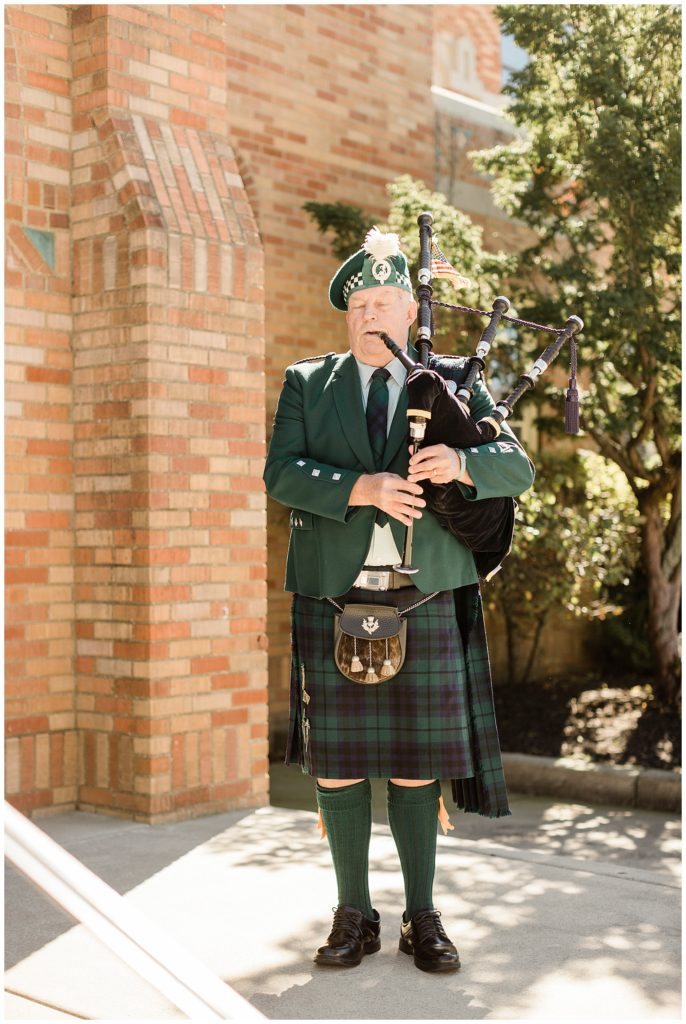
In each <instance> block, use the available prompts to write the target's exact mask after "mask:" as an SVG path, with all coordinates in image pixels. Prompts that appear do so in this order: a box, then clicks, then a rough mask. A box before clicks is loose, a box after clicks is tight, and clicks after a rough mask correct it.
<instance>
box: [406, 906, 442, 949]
mask: <svg viewBox="0 0 686 1024" xmlns="http://www.w3.org/2000/svg"><path fill="white" fill-rule="evenodd" d="M440 918H441V912H440V910H426V911H423V912H422V913H421V914H417V915H416V916H415V917H414V918H413V920H412V927H413V929H414V930H415V933H416V935H415V937H416V940H417V941H418V942H420V943H424V942H426V940H427V939H436V938H438V939H441V940H442V941H444V942H450V939H449V938H448V936H447V935H446V933H445V931H444V930H443V925H442V924H441V920H440Z"/></svg>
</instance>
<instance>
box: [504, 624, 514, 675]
mask: <svg viewBox="0 0 686 1024" xmlns="http://www.w3.org/2000/svg"><path fill="white" fill-rule="evenodd" d="M505 636H506V638H507V683H508V686H514V685H515V683H516V673H515V642H514V638H515V622H514V619H513V618H512V616H511V615H508V614H507V612H505Z"/></svg>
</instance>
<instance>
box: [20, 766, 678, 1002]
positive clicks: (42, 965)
mask: <svg viewBox="0 0 686 1024" xmlns="http://www.w3.org/2000/svg"><path fill="white" fill-rule="evenodd" d="M287 776H288V778H286V775H283V776H280V775H279V772H278V770H277V771H276V772H274V773H273V776H272V792H273V797H272V799H273V800H277V799H278V792H279V787H280V786H283V788H287V789H288V790H289V792H290V798H291V801H292V802H293V800H295V801H296V802H302V801H301V800H298V796H297V792H296V795H295V797H294V796H293V784H294V783H295V779H298V773H297V772H293V771H292V770H291V771H289V772H288V773H287ZM294 777H295V778H294ZM303 784H304V786H305V787H306V789H305V788H303V790H302V794H303V797H307V798H311V789H312V783H311V780H309V779H307V778H305V777H303ZM374 796H375V818H377V817H380V816H381V813H382V807H381V801H382V787H381V786H379V785H378V784H375V787H374ZM512 803H513V811H514V814H513V816H512V817H508V818H503V819H498V820H496V821H486V820H485V819H479V818H478V817H477V816H474V815H459V814H453V815H452V817H453V822H454V824H455V825H456V830H455V832H453V833H451V834H450V835H449V836H447V837H443V836H439V840H438V842H439V855H438V870H437V878H436V887H435V896H436V905H437V906H438V907H439V908H440V909H441V910H442V912H443V920H444V922H445V924H446V927H447V930H448V933H449V934H450V935H451V937H452V938H453V939H454V940H455V942H456V944H457V946H458V948H459V950H460V955H461V957H462V961H463V968H462V970H461V971H460V972H459V973H457V974H455V975H452V976H446V977H434V976H431V975H426V974H424V973H423V972H421V971H418V970H416V969H415V967H414V965H413V964H412V961H411V960H410V959H409V958H408V957H406V956H404V955H403V954H401V953H399V952H398V948H397V932H398V922H399V917H400V912H401V910H402V906H403V898H402V878H401V875H400V871H399V868H398V860H397V853H396V851H395V846H394V844H393V840H392V838H391V836H390V832H389V829H388V827H387V825H385V824H375V826H374V834H373V838H372V847H371V858H370V868H371V874H370V883H371V889H372V893H373V896H374V904H375V906H376V907H377V909H378V910H379V911H380V913H381V918H382V949H381V952H380V953H378V954H376V955H374V956H372V957H368V958H366V959H365V961H364V962H363V963H362V964H361V965H360V967H358V968H355V969H354V970H353V971H341V972H340V973H338V972H326V971H324V970H322V969H318V968H316V967H315V966H314V965H313V964H312V963H311V955H312V951H313V950H314V948H315V947H316V946H317V945H318V944H319V943H320V942H321V941H323V939H324V938H325V937H326V934H327V933H328V929H329V926H330V921H331V911H330V908H331V906H332V905H333V904H334V903H335V901H336V897H335V884H334V878H333V872H332V870H331V867H330V857H329V852H328V847H327V844H326V842H322V841H321V840H320V838H319V834H318V831H317V829H316V828H315V815H314V813H313V812H312V811H308V810H298V809H280V808H276V807H270V808H262V809H260V810H258V811H255V812H252V813H251V812H247V813H246V812H236V813H234V814H227V815H218V816H213V817H212V818H204V819H197V820H195V821H188V822H180V823H178V824H175V825H165V826H156V827H154V828H150V827H149V826H146V825H140V824H135V823H131V822H127V821H121V820H118V819H111V818H104V817H101V816H97V815H90V814H88V815H86V814H78V813H72V814H66V815H60V816H59V817H56V818H45V819H42V820H39V822H38V824H39V825H40V826H41V827H42V828H44V829H45V831H47V832H49V833H50V834H51V835H53V837H54V838H56V839H57V840H58V841H60V842H61V843H62V845H64V846H67V847H68V848H69V849H71V850H72V852H74V853H75V854H76V856H78V857H80V859H82V860H84V861H85V862H87V863H89V864H90V866H92V867H94V868H95V869H96V870H97V871H98V873H99V874H100V875H101V876H102V877H105V878H106V879H107V880H108V881H110V883H111V884H112V882H113V881H114V880H115V879H114V877H113V876H118V877H119V884H118V886H117V887H118V888H120V890H122V891H125V890H126V889H127V888H129V889H130V886H131V884H135V883H138V884H135V888H133V889H130V891H129V893H128V896H127V899H128V900H130V901H131V902H132V904H134V905H135V906H137V907H139V908H140V909H141V910H143V911H144V912H145V913H146V914H147V915H148V916H149V917H150V918H152V919H153V920H154V921H156V922H157V923H158V924H160V925H162V926H163V927H165V928H166V929H167V930H168V931H169V932H170V933H171V934H172V935H173V936H174V937H175V938H176V939H178V940H179V941H180V942H181V943H182V944H183V945H185V946H186V947H187V948H188V949H190V950H192V951H193V952H194V953H195V954H196V955H197V956H199V957H200V958H201V959H202V960H203V961H204V962H205V963H206V964H207V965H208V966H209V967H210V968H211V969H212V970H214V971H215V973H216V974H217V975H218V976H219V977H221V978H223V979H225V980H226V981H228V982H230V984H232V985H233V986H234V987H235V988H236V989H237V990H238V991H239V992H241V993H242V994H243V995H244V996H246V997H247V998H248V999H249V1000H250V1001H251V1002H252V1003H253V1004H254V1005H255V1006H256V1007H258V1009H260V1010H261V1011H262V1012H263V1013H264V1014H265V1015H267V1016H268V1017H270V1018H273V1019H279V1020H284V1019H355V1020H361V1019H382V1020H383V1019H401V1020H423V1019H446V1020H448V1019H450V1020H477V1019H484V1018H490V1019H494V1020H498V1019H499V1020H503V1019H514V1020H541V1019H546V1018H551V1019H552V1018H554V1019H566V1020H569V1019H576V1018H584V1019H585V1020H587V1021H588V1020H618V1019H622V1020H636V1019H651V1020H654V1019H660V1020H668V1019H675V1020H676V1019H678V1017H679V1014H680V1005H679V992H680V978H679V966H680V959H679V925H680V915H679V882H678V872H679V852H678V850H679V848H678V839H679V832H678V825H679V823H678V820H677V819H676V818H674V817H673V816H670V815H667V814H660V813H658V812H648V811H644V812H638V811H631V810H628V809H626V808H621V809H617V808H598V807H591V806H588V805H581V804H564V803H560V802H556V801H554V800H545V799H542V798H517V797H513V800H512ZM534 836H535V837H536V838H537V839H538V840H539V841H538V842H532V837H534ZM124 850H126V855H125V856H122V852H123V851H124ZM551 850H552V851H554V852H552V853H551V852H550V851H551ZM544 851H545V852H544ZM143 872H147V874H144V875H143V877H142V878H141V877H140V876H141V874H142V873H143ZM13 876H14V873H13V872H10V882H11V884H10V886H9V887H8V904H9V909H10V913H11V914H12V917H13V918H14V921H11V922H10V935H9V936H8V939H9V940H10V942H11V935H12V931H13V929H14V928H15V926H16V916H15V915H16V908H17V906H18V905H19V906H22V907H27V906H29V905H30V904H31V901H33V902H34V904H36V901H38V903H37V904H36V906H37V908H38V909H36V907H34V935H33V943H34V948H35V950H36V951H35V952H32V953H31V954H30V955H27V956H25V957H24V958H23V959H22V960H21V961H20V962H19V963H16V965H15V966H14V967H12V968H11V969H10V970H9V971H8V972H7V976H6V987H7V989H8V990H9V992H10V993H12V995H11V996H10V997H9V999H8V1003H7V1008H6V1015H7V1017H8V1019H40V1018H41V1017H52V1018H56V1017H59V1016H61V1015H62V1014H67V1015H70V1016H72V1017H81V1018H84V1017H85V1018H91V1019H101V1020H127V1019H147V1020H166V1019H179V1018H181V1016H182V1015H181V1014H180V1012H179V1011H177V1010H176V1009H175V1008H174V1007H172V1006H171V1005H170V1004H169V1003H167V1002H166V1001H165V1000H164V999H163V998H162V997H160V996H159V995H158V994H157V993H155V992H154V991H152V990H151V989H149V988H148V987H147V986H146V985H145V984H144V983H143V982H141V981H139V980H138V979H137V978H136V977H135V975H133V973H132V972H130V971H129V969H128V968H125V967H124V966H122V965H121V964H120V963H119V962H118V961H116V960H115V959H114V957H113V956H112V955H111V954H110V953H108V952H107V951H106V950H104V949H103V948H102V947H101V946H100V945H99V944H98V943H97V942H96V941H95V940H94V939H92V938H91V937H90V936H89V935H88V933H86V931H85V930H84V929H83V928H82V927H81V926H77V927H73V928H71V929H69V930H68V931H66V932H65V933H64V934H62V935H60V936H59V937H57V938H53V939H52V941H48V940H49V938H50V936H49V935H46V932H45V929H43V932H42V935H41V934H40V931H39V932H35V928H40V924H41V920H42V917H43V914H42V911H43V910H44V909H45V906H46V905H47V901H45V899H44V898H43V897H41V896H40V895H38V894H35V893H33V889H32V887H30V886H29V885H28V883H26V882H24V880H23V879H21V878H16V877H13ZM22 887H24V888H23V889H22ZM29 893H30V894H31V896H30V897H29V895H28V894H29ZM41 903H42V906H41ZM13 908H14V913H12V909H13ZM55 913H58V912H57V911H55ZM62 926H63V927H64V922H63V923H62ZM28 938H29V937H28V936H27V935H25V936H24V939H25V942H27V941H28ZM41 939H42V942H41ZM36 942H39V943H40V944H41V947H42V948H38V947H37V946H36V945H35V944H36ZM43 943H47V944H43ZM353 981H354V984H352V982H353Z"/></svg>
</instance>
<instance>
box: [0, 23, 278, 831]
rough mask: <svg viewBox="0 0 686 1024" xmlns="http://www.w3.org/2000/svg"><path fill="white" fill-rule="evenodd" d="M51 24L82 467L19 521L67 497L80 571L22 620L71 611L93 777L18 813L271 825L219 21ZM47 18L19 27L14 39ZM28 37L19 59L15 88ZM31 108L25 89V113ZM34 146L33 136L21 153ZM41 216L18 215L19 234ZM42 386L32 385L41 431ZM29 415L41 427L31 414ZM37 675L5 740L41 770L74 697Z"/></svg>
mask: <svg viewBox="0 0 686 1024" xmlns="http://www.w3.org/2000/svg"><path fill="white" fill-rule="evenodd" d="M6 10H7V9H6ZM33 10H34V11H35V10H37V8H33ZM45 10H48V11H50V12H55V14H54V17H55V20H56V21H58V22H59V23H60V25H61V27H62V29H63V32H64V40H65V44H69V43H70V44H71V51H70V57H71V61H72V64H71V66H70V67H69V66H66V65H65V82H64V86H65V90H64V95H65V96H66V97H67V99H66V100H65V101H64V102H65V103H67V104H68V106H67V107H66V116H67V118H69V114H70V106H69V104H70V105H71V116H72V117H71V126H70V127H71V135H69V134H67V135H66V136H65V138H66V140H67V144H66V156H67V160H66V165H65V168H64V185H65V189H67V190H69V189H70V195H68V197H67V199H66V203H67V204H68V205H69V208H70V212H71V249H69V236H68V235H67V237H65V245H66V249H65V254H64V255H65V260H64V272H65V275H66V279H65V288H64V291H65V295H64V306H63V309H64V315H63V318H64V317H66V316H67V315H69V314H71V317H72V319H71V321H70V322H69V323H66V322H65V323H64V324H63V325H62V326H63V329H64V331H65V337H64V344H65V348H66V351H69V348H68V345H69V341H70V340H71V351H72V352H73V369H72V372H71V373H70V374H69V380H68V383H69V385H70V388H69V390H68V391H67V389H64V391H65V394H64V396H63V402H64V405H63V406H60V404H59V403H58V394H59V393H58V390H57V388H56V387H53V388H52V390H53V391H55V394H56V397H55V399H54V403H55V406H56V410H54V411H53V410H52V406H51V405H50V397H51V396H50V395H47V396H46V397H45V398H43V401H46V399H47V402H48V408H49V410H50V411H51V412H52V415H53V417H54V415H55V412H56V411H59V410H60V409H61V411H62V412H63V414H64V417H63V418H64V420H65V425H69V430H70V431H73V434H71V433H70V434H69V435H68V436H67V437H66V446H67V447H66V451H65V452H64V455H65V457H66V456H69V455H71V457H72V459H73V466H70V465H69V463H68V462H66V460H65V463H64V465H63V466H61V465H60V463H58V462H56V463H55V472H54V473H52V474H50V469H49V466H48V460H47V459H44V461H43V462H41V464H40V465H39V466H38V467H37V474H36V476H34V472H32V473H31V476H29V475H28V472H24V473H22V467H21V466H19V467H18V468H19V473H18V478H17V489H18V490H19V491H20V492H23V493H22V495H21V497H20V498H19V499H18V501H17V506H18V507H21V508H23V509H25V507H26V505H27V504H28V502H27V498H26V492H27V491H29V492H30V491H31V489H32V488H34V489H35V488H36V484H35V483H34V480H37V479H40V483H41V487H42V489H43V490H45V489H47V488H48V487H51V488H52V489H54V490H60V485H61V490H60V495H61V500H62V501H63V502H65V503H68V504H66V507H67V508H68V510H69V512H68V519H67V521H65V522H64V523H62V521H60V522H59V523H57V521H56V522H55V524H54V526H53V528H54V529H57V527H58V526H60V527H62V528H63V529H64V536H65V537H66V538H68V540H69V542H70V543H71V544H72V545H73V548H74V550H73V551H71V552H68V553H67V555H66V557H65V556H64V554H63V553H62V552H61V551H58V552H56V549H54V548H53V549H52V550H51V554H50V556H49V557H50V559H51V560H55V559H56V558H57V557H58V556H59V559H60V563H61V562H62V561H63V562H64V567H63V568H60V566H58V567H56V569H55V571H54V578H55V582H57V581H58V580H60V582H61V583H62V584H63V592H60V593H56V594H55V602H54V605H53V606H52V608H51V610H50V612H49V613H48V612H47V610H45V609H41V608H40V607H38V606H37V604H36V602H37V598H38V596H39V594H40V596H41V598H42V599H43V600H44V601H45V600H47V599H48V597H49V595H48V594H47V593H46V592H45V588H42V589H41V590H40V591H39V589H38V587H37V586H34V587H32V588H28V587H27V588H26V589H25V591H24V592H23V593H22V594H18V595H16V596H17V597H19V598H20V599H21V600H20V603H19V604H17V613H16V614H17V621H18V622H22V623H23V622H25V621H26V620H27V619H32V618H35V620H36V625H35V628H36V632H37V635H39V636H42V637H45V636H46V634H47V635H50V630H49V629H48V626H47V623H46V619H49V618H50V616H51V615H52V614H53V608H57V607H60V608H62V609H63V614H64V618H65V628H66V631H67V632H66V638H65V640H64V641H63V647H62V648H61V650H62V649H63V651H64V659H65V660H64V665H63V666H60V668H61V669H62V672H63V679H64V684H65V700H66V701H67V706H68V708H69V711H70V714H71V718H70V719H69V722H68V723H64V724H62V729H65V728H66V727H67V724H69V725H71V727H72V730H73V728H74V725H75V727H76V730H77V736H78V741H79V744H78V746H79V773H78V779H77V780H76V779H74V780H73V784H72V789H71V790H70V791H68V792H67V791H64V792H60V793H59V794H58V793H57V792H56V790H54V789H52V788H51V787H50V786H48V787H47V788H46V779H45V774H44V773H43V775H42V776H40V777H39V776H38V774H35V773H34V775H30V774H29V773H28V770H26V771H25V772H24V775H23V776H22V778H21V780H20V785H19V786H17V787H14V788H12V786H10V795H11V797H12V798H13V799H14V802H16V803H17V804H18V805H19V806H22V807H23V808H28V807H30V806H35V805H36V803H41V804H43V805H46V804H50V805H52V806H57V805H58V804H59V803H60V802H62V801H64V802H74V801H77V802H78V805H79V806H80V807H81V808H91V809H99V810H107V811H110V812H112V813H126V814H129V815H131V816H133V817H137V818H143V819H145V820H150V821H158V820H163V819H165V818H167V817H179V816H183V815H187V814H197V813H203V812H208V811H212V810H220V809H223V808H225V807H227V806H242V805H254V804H256V803H263V802H264V801H265V800H266V793H267V774H266V771H267V759H266V753H267V707H266V686H267V673H266V633H265V611H266V584H265V547H266V535H265V509H264V502H265V499H264V494H263V489H262V484H261V480H260V475H261V469H262V464H263V457H264V421H265V410H264V338H263V331H264V327H263V281H262V248H261V245H260V240H259V236H258V234H257V229H256V225H255V222H254V219H253V216H252V213H251V210H250V206H249V202H248V199H247V196H246V193H245V190H244V189H243V184H242V180H241V177H240V173H239V169H238V166H237V164H236V161H235V157H234V153H233V149H232V146H231V144H230V141H229V135H228V133H227V127H226V117H225V112H226V109H227V106H228V105H229V102H230V97H229V94H228V92H227V88H226V74H225V63H224V58H223V57H222V53H223V50H224V48H225V32H226V24H225V21H224V18H223V12H222V8H221V7H216V6H212V7H197V6H188V7H185V6H183V7H182V6H179V7H177V8H174V9H173V15H174V16H173V17H167V16H166V9H165V11H162V9H156V8H153V7H150V8H144V7H128V6H125V5H122V6H112V7H96V6H90V5H81V6H78V7H76V6H75V7H74V9H73V10H72V11H71V12H69V16H67V11H66V9H65V8H46V9H45ZM29 11H30V9H29V8H26V9H20V8H13V9H11V10H10V11H9V19H10V24H11V25H12V26H13V23H14V22H15V20H16V23H17V25H19V24H22V23H23V21H24V19H26V18H27V17H32V15H30V14H29V13H27V12H29ZM58 15H60V16H61V19H62V20H61V21H59V18H58ZM70 19H71V34H70V32H69V24H68V22H69V20H70ZM27 31H28V32H29V35H28V36H27V40H26V45H25V46H24V47H23V48H22V47H21V43H18V44H17V54H18V65H19V67H20V69H21V70H20V75H21V74H22V73H23V68H24V67H26V66H27V63H28V62H29V57H28V52H29V50H30V48H31V43H32V42H33V33H32V32H31V26H30V25H29V28H28V30H27ZM15 34H16V33H15ZM27 74H28V72H27ZM69 79H71V80H69ZM29 82H30V79H29ZM48 84H50V85H52V82H51V83H47V82H46V83H44V84H43V88H45V89H47V88H48ZM27 86H28V82H27V83H26V85H25V84H24V83H23V82H22V83H21V84H20V86H19V92H20V93H21V95H22V97H23V99H24V102H26V95H27V93H28V88H27ZM29 95H31V94H29ZM69 97H70V98H71V99H69ZM20 116H21V115H20V113H19V117H20ZM64 127H65V130H68V128H69V125H66V124H65V126H64ZM27 132H28V129H25V128H24V126H23V124H22V122H21V121H20V120H19V118H18V126H17V135H18V136H19V137H22V135H23V136H24V140H25V141H24V145H26V146H28V142H27V141H26V139H25V136H26V133H27ZM70 143H71V150H72V154H73V163H72V164H71V166H70V159H69V145H70ZM45 162H46V163H48V161H47V160H46V161H45ZM50 162H51V163H52V161H50ZM55 163H56V164H57V161H55ZM27 166H28V168H29V175H30V174H31V164H28V165H27ZM58 166H59V165H58ZM21 170H22V168H21V166H17V173H18V175H19V176H21ZM36 175H37V176H38V177H39V178H40V177H41V176H42V175H43V166H42V165H41V166H40V167H39V168H38V169H37V171H36ZM31 185H32V183H31V182H30V181H28V182H26V183H25V188H26V189H27V191H28V193H29V194H30V190H31ZM43 187H44V186H43ZM25 216H26V206H25V205H24V207H22V208H21V209H18V210H17V211H16V219H17V221H18V222H19V223H18V224H17V225H16V227H17V228H18V230H19V231H23V226H22V224H21V222H22V219H23V218H24V217H25ZM15 234H16V231H15ZM11 237H12V227H10V238H11ZM70 257H71V265H72V275H73V276H72V278H71V281H70V278H69V263H70V259H69V258H70ZM18 284H19V285H21V284H22V282H18ZM70 285H71V288H72V289H73V304H72V305H71V308H70V302H69V291H70ZM33 287H34V286H33V284H32V283H31V282H29V283H26V282H24V287H23V288H21V289H20V291H19V293H18V294H17V298H16V306H17V308H18V310H19V311H20V312H21V313H22V314H24V311H25V307H26V305H27V303H28V304H29V305H31V304H32V303H31V301H30V294H29V288H33ZM50 287H51V288H52V285H50ZM44 299H45V297H44ZM50 301H51V302H54V303H56V304H57V302H58V300H57V299H53V298H51V300H50ZM57 308H62V307H59V305H58V307H57ZM20 319H21V318H20ZM36 326H40V325H39V324H37V325H36ZM70 327H71V329H72V330H71V336H70V334H69V328H70ZM30 379H31V378H29V377H28V371H27V381H28V380H30ZM47 387H48V385H47V384H42V385H41V386H39V385H38V384H37V383H36V384H34V383H33V382H32V384H31V386H30V387H29V385H28V383H27V385H26V388H25V393H26V396H27V401H28V400H30V401H31V402H32V403H33V404H32V406H31V408H30V411H29V415H31V414H33V416H34V418H40V409H41V406H40V405H39V404H38V399H39V395H40V394H41V393H42V390H43V389H45V388H47ZM14 393H15V394H16V395H19V394H21V393H22V392H21V391H20V389H18V388H15V389H14ZM34 394H35V396H36V397H35V398H34ZM16 411H17V414H18V415H21V414H22V413H23V415H24V417H26V415H27V408H26V406H25V407H24V408H23V409H17V410H16ZM44 434H48V435H49V436H50V437H59V436H60V435H59V434H58V433H56V432H54V431H52V429H51V428H50V427H47V428H45V429H44V430H43V432H42V434H41V436H43V435H44ZM59 454H62V453H61V452H60V453H59ZM60 472H61V473H62V474H63V477H61V476H60ZM62 491H63V492H64V493H63V494H62ZM45 504H46V506H47V507H48V508H51V507H52V508H59V502H52V501H51V500H50V499H49V498H47V499H45ZM23 515H26V512H25V511H24V512H23ZM13 525H14V524H13ZM47 525H48V524H47V523H46V524H44V529H45V527H46V526H47ZM30 527H32V528H33V530H35V529H37V524H36V523H30V522H29V521H28V519H27V520H23V519H20V517H19V515H18V517H17V521H16V532H15V529H12V528H10V529H9V533H8V544H9V545H11V546H13V547H17V548H19V547H21V550H22V553H23V554H24V557H25V562H24V563H22V565H23V564H26V566H27V568H26V569H22V571H23V572H24V574H25V576H26V573H27V572H29V571H30V572H32V573H36V572H37V571H39V570H37V569H36V568H33V566H34V565H37V564H38V563H37V560H36V559H35V558H34V559H31V560H30V559H29V558H28V557H27V556H26V555H25V552H26V550H27V549H28V547H29V545H33V546H36V547H38V548H42V549H44V550H43V555H44V558H45V548H46V547H47V545H46V543H45V542H46V540H48V538H47V537H46V535H45V534H43V535H38V534H36V533H29V528H30ZM20 529H22V530H23V532H19V531H20ZM63 543H64V540H63ZM29 565H31V569H30V570H29V569H28V566H29ZM17 568H20V567H19V565H18V566H17ZM40 572H41V573H42V574H43V575H44V574H45V573H46V572H48V573H49V571H48V570H45V569H41V570H40ZM27 578H28V579H29V580H30V581H32V579H33V577H27ZM20 579H21V577H18V581H19V580H20ZM38 580H42V576H39V577H36V582H38ZM60 600H61V602H63V603H62V604H61V605H60V604H59V602H60ZM17 628H18V629H19V628H25V627H19V626H18V627H17ZM28 653H31V652H28ZM28 653H27V655H26V659H27V660H26V667H25V669H24V672H23V675H22V676H20V675H19V674H16V675H15V674H14V673H12V675H13V682H14V681H15V680H16V685H17V688H18V690H19V691H20V693H21V694H22V698H23V699H24V701H25V702H26V704H27V705H30V707H31V709H32V717H31V719H29V720H28V721H24V722H23V723H22V722H21V719H19V718H16V719H15V717H14V714H12V716H11V717H10V716H8V728H9V730H10V732H11V731H12V730H13V729H14V728H18V727H21V728H22V729H23V730H24V731H25V732H26V733H28V734H32V735H28V736H26V737H25V740H27V741H30V742H32V743H33V744H34V745H35V748H36V750H38V748H39V747H41V748H42V747H45V746H46V744H47V746H48V747H50V745H51V744H53V745H54V744H55V743H56V742H57V741H56V736H55V734H54V730H53V728H52V722H51V721H49V720H46V719H45V718H44V717H42V718H39V717H37V716H36V714H35V708H36V706H37V703H36V701H35V699H34V697H33V695H32V691H33V689H35V687H36V682H35V680H36V679H39V680H40V682H41V685H42V680H43V674H45V675H48V676H49V679H48V680H47V682H48V686H49V687H54V685H55V679H56V678H60V677H56V676H55V675H53V668H55V669H56V667H57V666H54V664H51V663H47V664H44V663H43V662H42V661H40V660H39V656H40V655H41V654H43V650H42V649H41V650H40V651H38V650H37V651H35V652H34V653H33V660H29V657H28ZM48 653H52V652H47V651H46V652H45V654H46V656H47V654H48ZM27 677H28V678H27ZM74 691H75V692H74ZM54 700H55V698H53V701H54ZM41 707H42V705H41ZM13 710H14V709H13ZM17 723H19V725H17ZM70 736H72V737H73V732H72V733H71V734H70ZM21 742H24V741H21ZM62 744H63V746H66V738H64V737H63V738H62ZM24 751H25V748H23V747H22V748H21V750H20V751H19V753H24ZM8 753H9V754H10V764H11V765H13V764H14V760H13V758H15V757H16V754H15V751H14V749H12V750H8ZM24 756H25V758H26V757H27V755H26V754H25V753H24ZM55 757H56V755H55ZM12 772H13V775H12V777H14V774H16V770H15V769H14V768H12ZM9 776H10V772H8V777H9ZM76 783H77V784H78V788H76V786H75V784H76Z"/></svg>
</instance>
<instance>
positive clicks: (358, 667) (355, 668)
mask: <svg viewBox="0 0 686 1024" xmlns="http://www.w3.org/2000/svg"><path fill="white" fill-rule="evenodd" d="M350 671H351V672H363V671H364V666H363V664H362V662H361V661H360V659H359V656H358V654H357V637H354V638H353V656H352V659H351V661H350Z"/></svg>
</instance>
